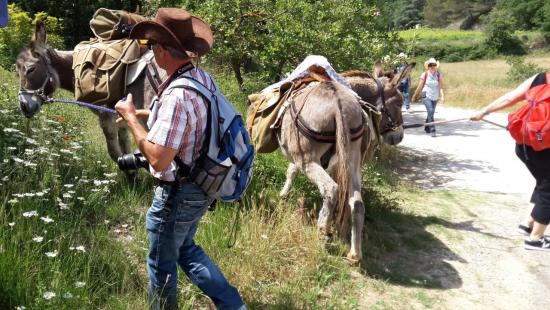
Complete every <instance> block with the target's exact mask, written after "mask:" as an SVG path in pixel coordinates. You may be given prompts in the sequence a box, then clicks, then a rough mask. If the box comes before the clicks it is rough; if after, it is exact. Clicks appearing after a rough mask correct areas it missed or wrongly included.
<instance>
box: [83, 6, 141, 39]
mask: <svg viewBox="0 0 550 310" xmlns="http://www.w3.org/2000/svg"><path fill="white" fill-rule="evenodd" d="M146 19H147V18H145V17H143V16H141V15H138V14H133V13H129V12H126V11H122V10H109V9H105V8H100V9H98V10H97V11H96V12H95V13H94V16H93V17H92V19H91V20H90V29H92V32H93V33H94V35H95V36H96V37H97V38H99V39H101V40H117V39H123V38H127V37H128V36H129V35H130V31H131V30H132V27H133V26H134V25H135V24H137V23H139V22H141V21H144V20H146Z"/></svg>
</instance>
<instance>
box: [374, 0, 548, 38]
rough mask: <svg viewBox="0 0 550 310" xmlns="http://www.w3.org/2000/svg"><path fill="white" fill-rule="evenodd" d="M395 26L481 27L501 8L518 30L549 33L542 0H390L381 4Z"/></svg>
mask: <svg viewBox="0 0 550 310" xmlns="http://www.w3.org/2000/svg"><path fill="white" fill-rule="evenodd" d="M384 9H385V11H386V13H387V15H388V16H389V17H390V19H391V21H392V24H393V26H394V27H396V28H397V29H409V28H413V27H415V26H416V25H418V24H420V25H422V26H427V27H432V28H450V29H462V30H472V29H480V28H482V27H483V25H484V23H485V22H486V21H487V17H488V15H489V14H490V13H491V12H493V11H502V12H503V13H504V14H505V15H507V16H508V18H509V19H510V20H512V21H513V23H514V24H515V27H516V29H517V30H538V31H543V32H550V1H545V0H442V1H440V0H392V1H387V2H385V7H384Z"/></svg>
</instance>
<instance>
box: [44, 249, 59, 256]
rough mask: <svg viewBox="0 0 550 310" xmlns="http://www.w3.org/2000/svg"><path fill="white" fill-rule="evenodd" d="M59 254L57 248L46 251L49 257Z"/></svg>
mask: <svg viewBox="0 0 550 310" xmlns="http://www.w3.org/2000/svg"><path fill="white" fill-rule="evenodd" d="M57 254H58V252H57V250H55V251H53V252H46V256H47V257H56V256H57Z"/></svg>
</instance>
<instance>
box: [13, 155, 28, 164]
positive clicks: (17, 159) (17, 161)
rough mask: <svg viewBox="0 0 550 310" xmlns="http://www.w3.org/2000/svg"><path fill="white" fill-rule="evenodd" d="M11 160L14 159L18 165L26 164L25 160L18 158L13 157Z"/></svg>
mask: <svg viewBox="0 0 550 310" xmlns="http://www.w3.org/2000/svg"><path fill="white" fill-rule="evenodd" d="M11 159H13V161H14V162H16V163H24V162H25V161H24V160H22V159H21V158H19V157H16V156H13V157H12V158H11Z"/></svg>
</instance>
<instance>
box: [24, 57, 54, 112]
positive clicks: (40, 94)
mask: <svg viewBox="0 0 550 310" xmlns="http://www.w3.org/2000/svg"><path fill="white" fill-rule="evenodd" d="M41 58H42V61H44V63H45V64H46V78H45V79H44V82H43V83H42V85H41V86H40V88H38V89H35V90H31V89H26V88H24V87H22V86H21V87H20V88H19V92H18V93H17V96H18V97H19V102H24V103H28V102H34V103H36V104H39V105H41V104H42V103H45V102H49V101H50V98H49V97H48V96H47V95H46V91H45V89H46V87H47V86H48V83H53V74H52V73H51V72H50V66H51V62H50V59H49V57H48V56H47V55H45V56H43V57H41ZM51 87H52V88H54V89H55V87H54V86H53V85H52V86H51ZM38 99H40V100H38Z"/></svg>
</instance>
